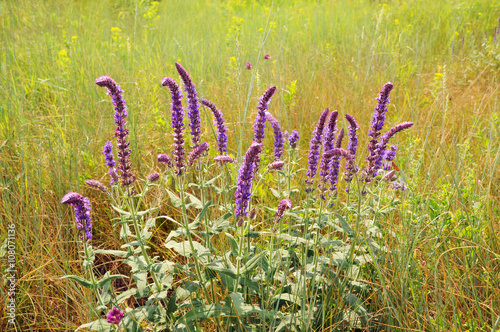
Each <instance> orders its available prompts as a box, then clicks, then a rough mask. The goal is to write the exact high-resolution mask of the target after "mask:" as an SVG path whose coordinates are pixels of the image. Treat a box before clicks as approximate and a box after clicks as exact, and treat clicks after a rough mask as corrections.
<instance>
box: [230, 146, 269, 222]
mask: <svg viewBox="0 0 500 332" xmlns="http://www.w3.org/2000/svg"><path fill="white" fill-rule="evenodd" d="M261 151H262V144H261V143H257V142H253V143H252V145H250V147H249V148H248V151H247V153H246V154H245V156H244V157H243V163H242V165H241V167H240V169H239V172H238V179H237V188H236V192H235V193H234V199H235V205H236V208H235V210H234V215H235V217H236V220H237V225H238V226H241V225H242V224H243V217H245V216H247V215H248V212H247V208H248V203H249V201H250V198H251V196H252V195H251V192H252V180H253V177H254V175H253V174H254V172H253V167H254V164H255V159H256V158H257V157H258V156H259V154H260V153H261Z"/></svg>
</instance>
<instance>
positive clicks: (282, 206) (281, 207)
mask: <svg viewBox="0 0 500 332" xmlns="http://www.w3.org/2000/svg"><path fill="white" fill-rule="evenodd" d="M291 208H292V201H291V200H289V199H288V198H285V199H283V200H281V201H280V202H279V203H278V209H277V211H276V213H275V214H274V223H275V224H277V223H279V222H280V220H281V218H283V214H284V213H285V210H288V209H291Z"/></svg>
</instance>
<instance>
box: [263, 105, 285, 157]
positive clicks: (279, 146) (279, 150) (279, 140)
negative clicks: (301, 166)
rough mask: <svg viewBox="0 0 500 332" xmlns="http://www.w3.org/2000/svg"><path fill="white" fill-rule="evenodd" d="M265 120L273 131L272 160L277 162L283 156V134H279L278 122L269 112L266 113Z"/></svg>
mask: <svg viewBox="0 0 500 332" xmlns="http://www.w3.org/2000/svg"><path fill="white" fill-rule="evenodd" d="M266 119H267V121H269V123H270V124H271V126H272V127H273V130H274V160H275V161H278V160H280V159H281V156H282V155H283V145H284V142H285V140H284V139H283V133H282V132H281V127H280V124H279V122H278V120H276V119H275V118H274V116H273V115H272V114H271V113H269V112H266Z"/></svg>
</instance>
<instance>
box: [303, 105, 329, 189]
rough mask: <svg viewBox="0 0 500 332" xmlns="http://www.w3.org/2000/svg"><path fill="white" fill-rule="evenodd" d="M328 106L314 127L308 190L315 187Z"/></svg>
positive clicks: (310, 147)
mask: <svg viewBox="0 0 500 332" xmlns="http://www.w3.org/2000/svg"><path fill="white" fill-rule="evenodd" d="M328 112H329V110H328V108H327V109H325V110H324V111H323V113H321V115H320V117H319V120H318V125H317V126H316V129H314V131H313V134H312V137H311V143H310V146H309V160H308V162H309V164H308V169H307V174H306V176H307V177H308V179H307V180H306V183H307V184H308V185H309V186H311V187H309V188H307V189H306V192H312V191H313V190H314V188H312V184H313V183H314V180H313V179H314V176H315V175H316V172H317V171H318V161H319V154H320V150H321V138H322V136H323V129H324V128H325V121H326V118H327V117H328Z"/></svg>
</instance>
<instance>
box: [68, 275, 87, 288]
mask: <svg viewBox="0 0 500 332" xmlns="http://www.w3.org/2000/svg"><path fill="white" fill-rule="evenodd" d="M61 279H70V280H73V281H76V282H77V283H79V284H80V285H82V286H83V287H85V288H89V289H94V285H93V284H92V282H90V281H88V280H87V279H84V278H82V277H79V276H74V275H69V276H64V277H62V278H61Z"/></svg>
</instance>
